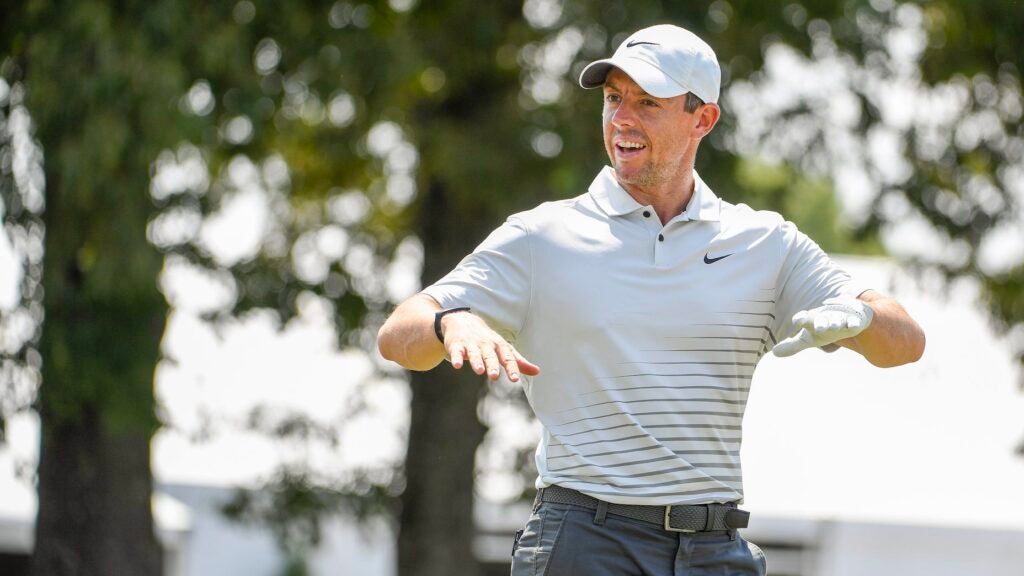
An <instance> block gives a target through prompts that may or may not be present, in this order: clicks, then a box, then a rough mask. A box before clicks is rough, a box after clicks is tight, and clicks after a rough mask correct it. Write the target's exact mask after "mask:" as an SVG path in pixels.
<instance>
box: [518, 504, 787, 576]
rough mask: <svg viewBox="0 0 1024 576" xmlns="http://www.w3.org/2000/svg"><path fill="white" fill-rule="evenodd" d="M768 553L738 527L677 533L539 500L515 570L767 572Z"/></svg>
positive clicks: (571, 573) (719, 575) (630, 575)
mask: <svg viewBox="0 0 1024 576" xmlns="http://www.w3.org/2000/svg"><path fill="white" fill-rule="evenodd" d="M765 574H767V565H766V562H765V558H764V553H763V552H761V549H760V548H758V547H757V546H756V545H755V544H752V543H749V542H747V541H746V540H744V539H743V537H741V536H740V535H739V534H737V533H736V532H735V531H731V532H729V531H720V532H697V533H679V532H666V531H665V530H663V529H662V528H660V527H658V526H655V525H654V524H650V523H647V522H642V521H640V520H633V519H632V518H624V517H622V516H616V515H614V514H607V515H606V516H604V517H603V518H602V517H601V515H600V514H597V513H595V511H594V510H590V509H588V508H584V507H581V506H573V505H570V504H555V503H552V502H544V503H542V504H540V505H539V506H536V507H535V508H534V510H533V514H531V515H530V520H529V521H528V522H527V524H526V528H525V529H524V530H523V532H522V536H521V537H520V538H519V540H518V541H517V542H516V544H515V546H514V549H513V551H512V576H634V575H635V576H764V575H765Z"/></svg>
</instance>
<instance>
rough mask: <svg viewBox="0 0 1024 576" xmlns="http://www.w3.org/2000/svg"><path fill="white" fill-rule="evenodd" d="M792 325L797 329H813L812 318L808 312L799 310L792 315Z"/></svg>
mask: <svg viewBox="0 0 1024 576" xmlns="http://www.w3.org/2000/svg"><path fill="white" fill-rule="evenodd" d="M793 325H794V326H796V327H798V328H813V327H814V316H813V315H812V314H811V313H810V311H808V310H801V311H800V312H797V313H796V314H793Z"/></svg>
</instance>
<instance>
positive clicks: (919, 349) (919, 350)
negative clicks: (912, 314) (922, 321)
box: [907, 326, 926, 364]
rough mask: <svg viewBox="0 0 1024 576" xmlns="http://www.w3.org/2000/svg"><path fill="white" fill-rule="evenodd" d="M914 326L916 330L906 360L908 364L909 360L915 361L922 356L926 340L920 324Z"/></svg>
mask: <svg viewBox="0 0 1024 576" xmlns="http://www.w3.org/2000/svg"><path fill="white" fill-rule="evenodd" d="M915 328H917V330H916V334H915V338H914V344H913V346H912V348H911V352H910V360H908V361H907V363H908V364H909V363H911V362H917V361H918V360H920V359H921V357H922V356H924V346H925V341H926V338H925V336H924V330H921V327H920V326H916V327H915Z"/></svg>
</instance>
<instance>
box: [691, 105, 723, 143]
mask: <svg viewBox="0 0 1024 576" xmlns="http://www.w3.org/2000/svg"><path fill="white" fill-rule="evenodd" d="M721 115H722V109H721V108H719V107H718V104H705V105H703V106H701V107H700V108H699V109H697V123H696V124H695V125H694V127H693V137H694V138H703V137H705V136H707V135H708V133H709V132H711V130H712V129H713V128H714V127H715V124H718V119H719V118H720V117H721Z"/></svg>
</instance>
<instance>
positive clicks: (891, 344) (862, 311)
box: [773, 290, 925, 368]
mask: <svg viewBox="0 0 1024 576" xmlns="http://www.w3.org/2000/svg"><path fill="white" fill-rule="evenodd" d="M793 324H795V325H796V326H798V327H800V331H799V332H798V333H797V334H796V336H793V337H792V338H788V339H786V340H783V341H782V342H779V343H778V344H777V345H776V346H775V348H774V349H773V352H774V353H775V355H776V356H792V355H793V354H796V353H797V352H799V351H801V350H804V349H806V348H812V347H820V346H828V345H839V346H843V347H845V348H849V349H851V350H854V351H856V352H858V353H860V354H861V355H862V356H864V357H865V358H867V360H868V362H871V363H872V364H874V365H875V366H879V367H882V368H889V367H892V366H899V365H901V364H907V363H910V362H916V361H917V360H918V359H920V358H921V355H922V354H923V353H924V343H925V337H924V331H922V330H921V327H920V326H918V324H917V322H915V321H914V319H913V318H911V317H910V315H909V314H907V311H906V310H904V309H903V306H901V305H900V304H899V302H897V301H896V300H894V299H892V298H889V297H886V296H883V295H881V294H879V293H878V292H875V291H873V290H868V291H866V292H864V293H863V294H861V295H860V296H859V297H857V298H848V297H847V298H831V299H829V300H826V301H825V303H824V305H823V306H821V307H819V308H814V309H812V310H804V311H802V312H797V313H796V315H794V316H793Z"/></svg>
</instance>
